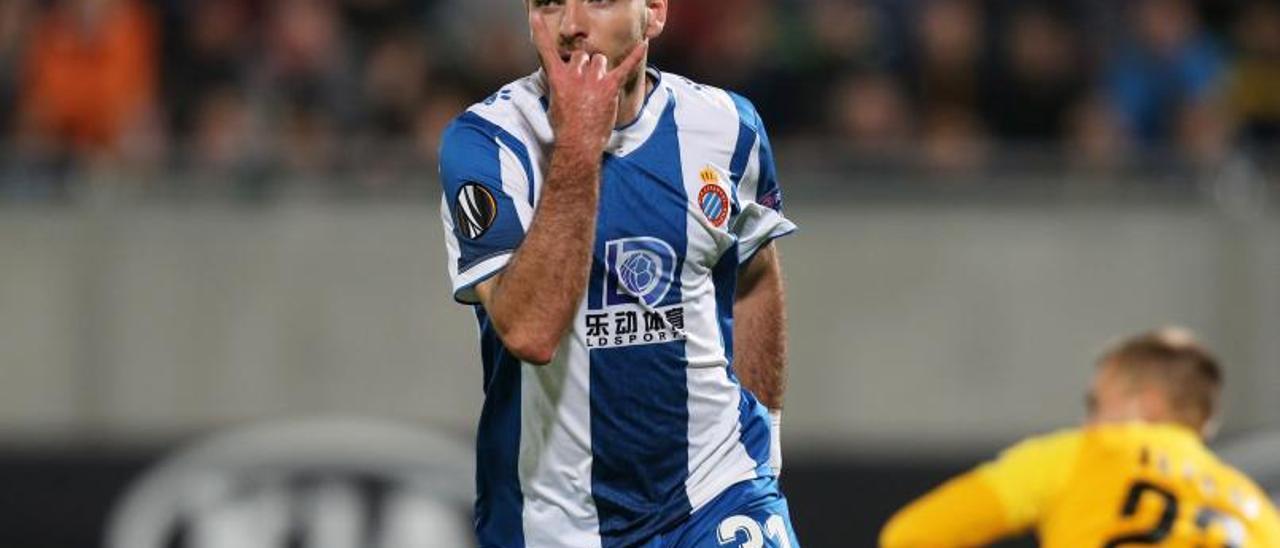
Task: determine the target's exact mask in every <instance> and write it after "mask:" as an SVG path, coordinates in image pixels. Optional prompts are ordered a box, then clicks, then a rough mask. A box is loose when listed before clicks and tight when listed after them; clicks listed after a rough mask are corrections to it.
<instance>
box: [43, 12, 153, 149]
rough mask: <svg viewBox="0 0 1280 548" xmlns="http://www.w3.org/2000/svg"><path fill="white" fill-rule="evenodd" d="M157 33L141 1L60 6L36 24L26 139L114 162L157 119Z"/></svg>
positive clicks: (46, 13)
mask: <svg viewBox="0 0 1280 548" xmlns="http://www.w3.org/2000/svg"><path fill="white" fill-rule="evenodd" d="M155 42H156V28H155V22H154V21H153V19H152V14H151V13H150V11H149V10H148V9H147V7H146V6H144V5H143V4H142V3H141V2H140V1H139V0H62V1H59V2H56V3H55V4H54V5H53V6H52V7H51V8H49V9H48V11H46V12H45V13H44V14H43V15H42V16H41V17H40V19H39V20H38V21H37V22H36V24H35V27H34V29H33V31H32V34H31V42H30V44H29V46H28V50H27V53H26V61H25V66H24V71H25V74H24V78H23V80H24V81H23V85H22V90H21V97H20V99H19V100H20V102H21V116H22V131H23V132H24V134H25V135H24V136H26V137H29V138H33V139H35V140H37V141H38V142H41V143H45V144H47V145H49V146H52V147H53V148H54V149H55V150H60V151H70V152H78V153H89V155H91V156H95V157H99V156H103V155H105V156H113V155H115V154H116V153H119V152H122V151H121V145H122V143H123V141H124V140H125V138H126V137H128V133H129V132H134V131H139V130H140V126H142V125H145V124H148V123H150V122H151V121H153V120H154V107H155V104H154V99H155V93H156V90H155V79H156V74H155V58H156V52H155V47H156V46H155Z"/></svg>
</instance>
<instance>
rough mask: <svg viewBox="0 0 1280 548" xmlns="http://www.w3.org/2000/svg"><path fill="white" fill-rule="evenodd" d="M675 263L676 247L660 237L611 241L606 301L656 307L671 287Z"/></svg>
mask: <svg viewBox="0 0 1280 548" xmlns="http://www.w3.org/2000/svg"><path fill="white" fill-rule="evenodd" d="M675 265H676V252H675V250H674V249H672V248H671V245H670V244H668V243H667V242H664V241H662V240H660V239H658V238H652V237H647V236H645V237H637V238H621V239H617V240H610V241H609V242H608V243H606V244H605V268H607V269H608V275H606V276H605V304H606V305H616V304H625V303H630V302H636V301H640V302H642V303H644V304H646V305H649V306H657V305H658V304H659V303H661V302H662V298H663V297H666V296H667V291H668V290H670V289H671V283H672V278H673V277H674V275H675Z"/></svg>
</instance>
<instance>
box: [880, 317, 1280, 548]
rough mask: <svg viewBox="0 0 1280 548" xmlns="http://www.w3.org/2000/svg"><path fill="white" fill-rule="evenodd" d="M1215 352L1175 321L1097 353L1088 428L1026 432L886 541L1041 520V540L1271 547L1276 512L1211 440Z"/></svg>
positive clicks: (917, 543) (936, 540)
mask: <svg viewBox="0 0 1280 548" xmlns="http://www.w3.org/2000/svg"><path fill="white" fill-rule="evenodd" d="M1221 388H1222V372H1221V370H1220V369H1219V366H1218V362H1217V360H1216V359H1215V358H1214V357H1213V356H1212V355H1210V354H1209V353H1208V351H1206V350H1205V349H1204V348H1203V347H1202V346H1201V345H1200V344H1198V343H1197V342H1196V341H1195V340H1194V339H1193V338H1192V337H1191V335H1190V334H1189V333H1188V332H1186V331H1184V330H1179V329H1164V330H1158V331H1154V332H1150V333H1146V334H1143V335H1140V336H1137V337H1134V338H1132V339H1129V340H1126V341H1124V342H1122V343H1120V344H1119V345H1118V346H1116V347H1115V348H1113V349H1111V350H1110V351H1108V352H1106V353H1105V354H1104V355H1103V356H1102V358H1101V359H1100V360H1099V361H1098V369H1097V372H1096V375H1095V376H1094V380H1093V387H1092V389H1091V390H1090V392H1089V396H1088V407H1089V418H1088V424H1086V425H1085V426H1084V427H1083V428H1080V429H1074V430H1066V431H1062V432H1059V433H1056V434H1050V435H1047V436H1042V437H1037V438H1031V439H1029V440H1027V441H1024V442H1022V443H1020V444H1018V445H1015V446H1014V447H1013V448H1011V449H1009V450H1007V451H1005V452H1004V453H1003V454H1002V455H1000V457H999V458H998V459H996V460H995V461H994V462H991V463H988V464H985V465H982V466H980V467H978V468H977V469H976V470H974V471H972V472H969V473H967V474H965V475H962V476H960V477H958V478H955V479H953V480H951V481H950V482H947V483H946V484H944V485H942V486H941V487H939V488H937V489H935V490H934V491H933V492H931V493H929V494H927V495H925V496H924V497H923V498H921V499H919V500H917V501H915V502H913V503H912V504H911V505H909V506H907V507H906V508H905V509H903V510H901V511H900V512H898V514H897V515H896V516H894V517H893V519H891V520H890V521H889V524H888V525H887V526H886V527H885V529H884V531H883V532H882V533H881V537H880V545H881V546H882V547H883V548H906V547H913V548H918V547H929V548H944V547H948V546H956V547H958V546H981V545H984V544H988V543H991V542H994V541H996V540H998V539H1001V538H1003V537H1007V536H1012V535H1017V534H1021V533H1023V532H1026V531H1028V530H1031V529H1034V530H1035V531H1036V533H1037V535H1038V537H1039V539H1040V545H1041V546H1043V547H1045V548H1085V547H1095V548H1120V547H1130V546H1133V547H1136V546H1167V547H1186V548H1272V547H1277V546H1280V517H1278V516H1277V514H1276V510H1275V507H1274V506H1272V504H1271V502H1270V501H1268V499H1267V497H1266V495H1265V494H1264V493H1263V492H1262V491H1261V490H1260V489H1258V487H1257V486H1256V485H1254V483H1253V482H1252V481H1250V480H1249V478H1247V477H1245V476H1244V475H1243V474H1241V473H1240V472H1238V471H1236V470H1234V469H1232V468H1231V467H1230V466H1228V465H1226V464H1224V463H1222V462H1221V461H1219V460H1218V459H1217V457H1215V456H1214V455H1213V453H1211V452H1210V451H1209V449H1208V448H1207V447H1205V445H1204V442H1203V438H1204V437H1205V436H1206V435H1207V434H1208V433H1209V432H1210V431H1211V430H1212V428H1213V426H1212V425H1213V424H1214V420H1215V416H1216V413H1217V411H1218V398H1219V392H1220V391H1221Z"/></svg>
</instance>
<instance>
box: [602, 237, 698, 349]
mask: <svg viewBox="0 0 1280 548" xmlns="http://www.w3.org/2000/svg"><path fill="white" fill-rule="evenodd" d="M678 259H679V258H678V257H677V256H676V252H675V250H674V249H672V247H671V245H670V244H668V243H667V242H665V241H663V240H660V239H658V238H653V237H648V236H644V237H635V238H620V239H616V240H609V241H608V242H606V243H605V279H604V284H602V285H603V288H604V298H603V299H601V304H602V305H603V306H602V308H601V309H599V310H592V311H590V312H589V313H587V314H586V315H585V316H583V317H582V321H583V324H582V332H583V333H584V334H585V336H586V339H587V347H588V348H612V347H619V346H633V345H642V344H657V343H664V342H669V341H676V340H683V339H684V338H685V334H684V306H683V305H680V304H678V303H677V304H675V305H671V304H668V303H664V302H663V300H664V299H665V298H666V296H667V294H668V293H669V292H670V291H671V285H672V284H674V283H676V280H675V270H676V261H677V260H678Z"/></svg>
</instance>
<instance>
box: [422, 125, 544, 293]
mask: <svg viewBox="0 0 1280 548" xmlns="http://www.w3.org/2000/svg"><path fill="white" fill-rule="evenodd" d="M532 180H533V172H532V169H531V167H530V163H529V156H528V152H527V149H526V148H525V146H524V145H523V144H522V143H521V142H520V141H519V140H518V139H516V138H515V137H514V136H512V135H511V134H510V133H508V132H506V131H505V130H503V129H502V128H500V127H498V126H497V125H496V124H493V123H492V122H489V121H488V120H485V119H484V118H482V117H480V116H479V115H477V114H475V113H471V112H467V113H464V114H463V115H462V116H460V117H459V118H458V119H457V120H455V121H454V122H453V123H452V124H450V126H449V127H448V128H447V129H445V132H444V136H443V138H442V142H441V145H440V184H441V186H442V187H443V189H442V190H443V194H442V196H441V204H440V218H441V221H442V222H443V224H444V231H445V243H446V247H447V251H448V262H449V265H448V266H449V278H450V282H451V284H452V286H453V298H454V299H455V300H457V301H458V302H460V303H464V304H478V303H479V297H477V295H476V292H475V286H476V285H477V284H479V283H480V282H482V281H484V280H486V279H488V278H490V277H492V276H494V275H495V274H497V273H498V272H500V271H501V270H502V269H503V267H505V266H506V265H507V262H508V261H510V260H511V256H512V254H514V253H515V250H516V248H517V247H519V246H520V243H521V242H522V241H524V235H525V231H526V230H527V229H528V225H529V222H530V221H531V220H532V218H533V203H534V200H533V192H532V189H533V182H532Z"/></svg>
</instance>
